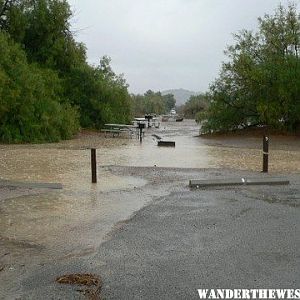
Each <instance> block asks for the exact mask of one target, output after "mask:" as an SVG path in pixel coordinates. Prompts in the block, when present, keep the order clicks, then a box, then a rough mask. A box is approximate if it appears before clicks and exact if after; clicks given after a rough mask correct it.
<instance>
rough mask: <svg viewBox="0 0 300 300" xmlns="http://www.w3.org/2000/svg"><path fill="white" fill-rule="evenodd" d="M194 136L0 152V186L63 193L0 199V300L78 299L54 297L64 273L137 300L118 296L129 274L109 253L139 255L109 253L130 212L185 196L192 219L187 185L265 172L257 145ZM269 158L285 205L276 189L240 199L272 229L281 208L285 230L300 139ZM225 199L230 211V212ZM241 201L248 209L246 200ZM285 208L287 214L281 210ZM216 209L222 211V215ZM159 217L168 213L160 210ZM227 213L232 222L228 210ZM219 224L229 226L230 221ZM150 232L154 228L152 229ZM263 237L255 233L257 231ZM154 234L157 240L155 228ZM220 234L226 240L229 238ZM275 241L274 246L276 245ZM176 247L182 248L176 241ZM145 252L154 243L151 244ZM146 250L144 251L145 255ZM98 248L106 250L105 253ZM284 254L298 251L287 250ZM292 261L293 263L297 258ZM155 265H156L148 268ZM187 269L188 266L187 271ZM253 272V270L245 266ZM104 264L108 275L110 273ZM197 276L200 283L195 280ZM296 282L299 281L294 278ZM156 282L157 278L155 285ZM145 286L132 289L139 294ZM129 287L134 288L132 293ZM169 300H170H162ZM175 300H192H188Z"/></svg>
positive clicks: (11, 193)
mask: <svg viewBox="0 0 300 300" xmlns="http://www.w3.org/2000/svg"><path fill="white" fill-rule="evenodd" d="M198 131H199V128H198V127H197V125H196V124H195V123H194V122H192V121H185V122H183V123H163V124H162V127H161V128H160V129H159V130H157V129H151V130H146V132H145V139H144V141H143V143H142V144H140V143H139V141H138V140H137V139H135V138H133V139H128V138H114V139H112V138H104V137H103V136H102V135H100V134H99V133H85V134H82V135H80V136H79V137H78V138H77V139H74V140H70V141H64V142H61V143H55V144H43V145H0V169H1V173H0V179H7V180H18V181H29V182H57V183H62V184H63V186H64V189H63V190H61V191H60V190H55V191H53V190H47V189H26V188H15V187H5V188H4V187H3V188H1V189H0V299H40V298H46V299H47V297H49V299H59V298H60V299H77V298H78V299H79V298H80V297H82V295H80V294H79V293H78V292H76V291H75V290H74V289H72V288H70V289H68V288H66V287H57V285H56V284H55V283H54V279H55V277H56V276H59V275H63V274H61V273H66V272H67V271H81V272H88V271H94V272H96V273H101V274H100V275H103V276H104V281H105V282H106V286H105V288H104V294H105V295H107V299H111V298H112V299H133V298H132V294H130V293H129V294H126V295H127V296H128V297H127V296H126V297H121V298H120V294H118V293H119V292H114V290H115V289H119V288H120V287H121V285H123V284H128V282H127V281H126V280H128V278H127V277H128V274H127V269H126V266H125V267H124V272H125V271H126V272H125V273H122V272H120V270H119V269H118V268H117V267H116V263H117V262H116V261H113V260H114V259H115V258H114V256H113V255H112V257H110V254H109V251H108V250H107V249H111V247H113V248H114V249H116V248H115V247H117V248H118V249H119V250H120V249H122V248H123V247H125V250H126V251H127V252H128V253H129V252H131V251H133V252H132V255H133V253H135V252H134V250H135V248H130V245H129V246H128V245H125V246H124V245H123V244H122V245H121V246H120V245H117V246H114V243H115V242H114V240H116V239H117V240H118V239H119V238H120V236H119V234H120V230H122V228H123V227H124V224H123V223H119V222H120V221H123V220H128V219H129V218H130V217H131V216H132V214H133V213H134V212H136V216H138V215H139V211H140V209H142V208H143V207H149V209H150V210H151V209H152V208H151V205H154V203H155V201H157V200H159V199H160V200H159V201H161V202H164V199H167V200H168V201H167V202H166V205H169V204H168V203H170V201H173V200H172V199H175V200H174V201H175V202H176V203H175V204H174V205H178V203H179V202H180V201H181V199H182V197H183V198H184V197H186V196H184V195H186V194H188V195H190V196H191V200H188V201H187V202H186V201H185V203H186V204H185V205H186V206H185V207H186V209H187V210H189V209H190V208H191V201H192V203H193V205H195V207H198V208H197V210H199V211H202V209H203V208H201V205H203V203H202V200H201V202H200V203H197V201H196V199H198V198H197V192H192V193H191V192H190V191H189V190H188V188H187V184H188V180H189V179H193V178H195V179H203V178H219V177H221V178H224V177H225V178H227V177H228V176H231V177H235V176H237V175H238V174H248V175H249V174H250V175H251V176H252V175H257V174H259V173H257V172H259V171H260V169H261V160H262V157H261V156H262V153H261V149H260V147H261V139H260V138H251V137H244V138H226V139H224V138H215V139H207V138H199V137H196V136H197V135H198ZM153 133H155V134H158V135H160V136H162V137H163V138H164V139H165V140H173V141H175V142H176V147H175V148H159V147H157V145H156V139H155V138H153V137H152V136H151V135H152V134H153ZM241 140H242V141H241ZM90 147H95V148H97V160H98V184H97V185H93V184H91V182H90V181H91V175H90V151H89V150H88V148H90ZM270 148H271V153H270V171H271V173H272V174H281V175H286V176H288V177H289V178H291V179H292V181H293V185H292V187H288V188H287V190H285V189H284V191H287V193H286V196H284V194H282V193H281V194H280V193H279V194H278V193H277V191H278V192H280V188H276V189H275V190H272V191H275V192H272V193H271V191H269V194H268V195H267V196H261V193H262V191H263V190H262V188H259V189H255V188H250V190H247V192H246V193H247V196H246V198H247V197H248V198H249V197H250V198H251V197H252V198H251V199H252V200H251V201H252V202H253V203H254V202H255V205H256V204H257V203H259V204H260V205H258V206H257V207H256V206H255V205H254V204H253V205H254V206H253V208H251V209H261V205H262V203H264V204H263V207H264V209H266V210H267V209H270V208H271V210H272V213H271V214H270V218H271V219H272V220H273V218H274V219H276V220H277V222H279V220H280V218H281V217H282V216H281V215H278V214H276V213H275V211H276V209H277V208H281V207H284V209H283V211H284V213H286V215H285V218H288V217H291V222H295V221H294V220H295V219H294V214H295V212H297V213H299V210H298V209H299V197H298V196H297V195H299V194H300V190H299V185H297V184H296V183H297V180H298V179H299V178H298V177H299V176H298V174H299V171H300V142H299V140H298V139H297V138H291V137H289V138H285V137H274V138H273V139H272V140H271V145H270ZM121 166H123V167H121ZM132 166H135V167H136V168H132ZM182 168H198V169H182ZM199 168H200V169H199ZM204 168H206V169H204ZM207 168H208V169H207ZM224 168H225V169H224ZM228 168H229V169H228ZM230 169H231V170H230ZM235 170H240V171H235ZM243 170H244V171H243ZM253 171H254V173H252V172H253ZM199 177H200V178H199ZM255 177H257V176H255ZM295 182H296V183H295ZM226 193H227V192H226ZM228 193H229V194H230V193H231V192H228ZM221 194H222V192H220V193H219V192H217V195H215V196H210V193H208V194H207V192H205V195H207V197H208V198H207V199H209V200H205V201H206V202H205V205H204V207H206V206H207V205H208V207H210V206H212V207H214V205H215V204H216V202H215V199H214V197H217V198H218V199H219V198H220V197H221ZM252 194H253V195H252ZM262 194H263V195H264V193H262ZM249 195H252V196H249ZM227 198H228V199H229V200H228V201H229V203H234V201H239V199H236V198H237V197H234V198H232V199H231V198H230V197H229V196H228V197H227V196H226V197H225V198H224V199H225V200H226V199H227ZM256 198H257V199H256ZM262 198H263V199H262ZM193 199H194V200H193ZM201 199H202V198H201ZM230 199H231V200H232V201H233V202H230V201H231V200H230ZM254 199H256V200H257V201H256V200H254ZM225 200H224V201H225ZM264 200H265V201H264ZM178 201H179V202H178ZM222 201H223V200H222ZM241 201H242V203H244V204H245V198H244V196H243V197H242V199H241ZM261 201H263V202H261ZM225 202H226V201H225ZM252 202H251V203H252ZM188 203H189V204H188ZM222 203H223V202H222ZM226 203H227V202H226ZM286 203H287V204H288V205H285V204H286ZM223 204H224V203H223ZM283 204H284V206H282V205H283ZM193 205H192V206H193ZM267 205H271V206H270V207H269V206H267ZM242 206H243V205H242ZM155 207H158V206H155ZM217 207H218V209H222V207H219V206H218V205H217ZM161 209H162V210H165V208H161ZM226 209H228V214H229V215H230V209H231V206H228V207H227V208H226ZM243 209H248V208H244V207H243V208H241V211H243ZM141 213H143V210H142V211H141ZM158 213H159V212H158V211H153V214H155V215H156V214H158ZM213 213H214V214H218V213H217V212H213ZM273 213H274V215H272V214H273ZM164 214H165V216H168V215H170V216H172V215H173V216H174V218H175V219H177V218H178V217H180V222H183V224H185V223H184V219H185V216H178V215H176V213H174V214H173V213H172V209H171V211H169V212H168V211H166V212H165V213H161V219H160V221H162V220H163V219H164V218H163V217H164ZM225 215H226V216H227V213H225ZM214 217H215V216H214ZM130 220H131V219H130ZM155 220H156V219H155ZM187 220H189V218H187ZM255 220H256V219H255V218H254V219H253V220H251V219H249V220H248V221H249V223H248V225H250V226H254V225H253V224H252V223H253V222H254V221H255ZM128 222H129V221H128ZM143 222H144V221H141V222H140V223H137V224H136V225H135V226H137V227H132V228H133V229H132V230H134V232H136V230H137V229H138V228H140V227H141V228H142V227H143V226H144V225H143ZM147 222H148V221H147ZM153 222H156V221H154V220H153ZM180 222H179V224H180ZM187 222H188V221H187ZM157 224H160V223H159V222H158V223H157ZM245 224H246V223H245ZM286 224H287V225H286V226H285V227H284V228H288V226H289V225H291V224H289V223H288V222H286ZM293 224H294V227H292V228H295V230H296V227H295V226H298V225H299V223H293ZM152 225H153V226H154V225H155V224H152ZM152 225H151V226H152ZM173 225H174V224H173ZM129 226H131V225H129ZM145 226H146V225H145ZM147 226H148V225H147ZM157 226H158V225H157ZM161 226H164V224H161ZM183 226H185V225H183ZM245 226H246V225H245ZM175 227H176V226H175ZM175 227H174V228H175ZM262 228H263V227H261V228H260V229H257V230H262ZM297 228H298V229H299V227H297ZM152 229H153V230H154V231H155V230H158V228H157V227H156V226H154V227H152ZM168 230H169V229H168ZM168 230H167V231H166V234H167V232H168ZM224 230H225V229H224ZM291 230H292V229H291ZM172 232H173V231H172V230H171V228H170V234H173V233H172ZM225 233H226V234H229V233H228V232H227V231H226V232H225ZM275 233H276V232H275ZM275 233H274V235H273V236H274V239H276V234H275ZM141 234H142V233H141ZM144 234H145V233H144ZM193 234H194V233H193ZM152 235H153V234H152ZM152 235H151V236H152ZM153 238H154V237H153ZM178 238H179V239H180V238H181V237H180V235H178ZM124 239H126V241H128V243H132V242H134V243H138V241H139V240H140V236H139V235H137V236H134V233H132V234H131V235H130V236H126V237H124ZM132 239H133V240H132ZM205 239H207V235H206V238H205ZM110 241H111V243H112V245H111V246H110V244H109V243H110ZM241 241H242V240H241ZM241 241H240V242H241ZM148 242H149V243H150V244H151V243H152V242H151V240H149V241H148ZM190 242H191V243H192V241H190ZM125 243H127V242H125ZM199 243H200V241H199ZM272 243H273V242H272ZM291 243H292V242H291ZM150 244H149V245H148V246H149V247H151V245H150ZM103 245H105V246H103ZM289 245H290V243H289ZM102 246H103V247H104V248H101V247H102ZM183 246H184V245H182V246H180V247H179V248H180V251H185V250H184V249H185V248H184V247H183ZM119 247H120V248H119ZM141 247H142V245H141ZM188 247H190V246H188ZM289 247H290V249H292V250H293V251H294V248H293V245H290V246H289ZM120 251H121V250H120ZM126 251H125V252H124V253H126ZM139 251H142V248H140V250H138V251H137V252H136V253H137V256H138V255H141V253H140V252H139ZM170 251H171V250H170ZM172 251H173V250H172ZM102 252H103V253H106V254H103V255H104V257H103V256H101V255H100V253H102ZM120 253H123V252H122V251H121V252H120ZM170 253H173V252H170ZM279 253H281V252H280V251H279ZM194 254H195V253H194ZM122 255H123V254H122ZM122 255H121V254H119V255H118V256H117V260H118V263H119V264H120V265H121V266H122V264H125V263H126V262H124V261H123V259H122ZM126 255H129V254H126ZM130 255H131V254H130ZM130 255H129V256H130ZM207 255H208V254H207ZM284 255H285V254H284ZM297 255H298V256H297V257H298V259H299V254H297ZM155 257H156V256H155V255H154V256H153V259H154V260H155V259H156V258H155ZM132 259H133V258H130V260H129V261H128V262H130V265H132ZM291 261H293V262H296V261H294V260H291ZM191 263H192V261H190V262H189V264H191ZM202 263H204V262H202ZM249 263H251V261H250V260H249ZM297 263H298V260H297ZM108 264H109V265H111V266H112V267H108ZM274 264H275V263H274ZM142 265H143V264H142ZM144 267H145V266H144ZM144 267H143V268H144ZM148 267H149V268H150V269H151V268H152V267H151V266H148ZM122 268H123V267H122ZM144 271H146V270H144ZM116 272H117V273H119V274H122V276H124V278H123V277H122V276H119V277H118V278H117V281H116V282H117V283H118V285H116V282H115V283H113V282H111V280H112V279H114V280H116V278H115V276H117V273H116ZM134 272H136V274H140V272H141V270H137V269H136V270H135V271H134ZM153 272H156V273H155V274H156V275H157V274H159V273H160V269H156V268H155V267H153ZM172 272H173V271H172ZM130 274H131V272H130ZM162 274H163V272H162ZM194 275H195V278H196V277H197V276H196V275H197V274H194ZM292 275H295V274H294V273H293V272H292ZM130 276H133V277H136V276H135V275H130ZM143 276H146V275H145V274H144V275H143ZM151 276H152V275H151ZM153 276H154V275H153ZM153 276H152V277H153ZM146 277H147V276H146ZM146 277H145V278H146ZM152 277H151V278H152ZM122 278H123V279H122ZM153 278H154V277H153ZM157 278H160V276H158V275H157ZM170 278H172V276H171V277H170ZM287 278H288V277H287ZM148 279H149V278H148ZM148 279H147V280H148ZM114 280H113V281H114ZM163 282H164V281H163ZM141 283H142V282H141V281H140V282H138V281H137V282H136V283H135V284H136V287H138V286H139V285H140V284H141ZM150 283H151V284H150ZM165 283H167V281H165ZM143 284H144V283H143ZM149 284H150V286H152V284H155V285H157V283H156V282H152V281H151V280H150V281H149ZM168 284H171V282H168ZM179 286H180V285H179ZM129 287H130V284H128V288H129ZM161 288H162V287H161ZM195 288H197V287H195ZM198 288H200V287H198ZM225 288H226V287H225ZM133 291H134V289H133ZM184 291H186V289H185V288H182V289H181V293H184ZM135 295H136V299H152V298H151V296H150V294H149V293H148V294H143V295H147V296H146V297H139V295H141V294H139V293H138V292H136V294H135ZM187 295H188V294H187ZM45 296H47V297H45ZM160 296H162V295H161V294H160ZM181 296H183V294H181ZM153 299H155V298H153ZM156 299H157V298H156ZM161 299H164V297H162V298H161ZM165 299H172V298H168V297H165ZM173 299H174V298H173ZM178 299H188V297H187V298H184V297H183V298H182V297H181V298H180V297H179V298H178Z"/></svg>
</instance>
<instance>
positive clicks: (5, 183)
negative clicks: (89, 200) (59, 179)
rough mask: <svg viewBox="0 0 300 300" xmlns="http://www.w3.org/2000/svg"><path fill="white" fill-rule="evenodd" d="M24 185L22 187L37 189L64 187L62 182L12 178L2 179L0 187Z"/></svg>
mask: <svg viewBox="0 0 300 300" xmlns="http://www.w3.org/2000/svg"><path fill="white" fill-rule="evenodd" d="M7 186H13V187H22V188H36V189H62V188H63V186H62V184H60V183H44V182H20V181H11V180H0V187H7Z"/></svg>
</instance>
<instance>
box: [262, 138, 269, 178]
mask: <svg viewBox="0 0 300 300" xmlns="http://www.w3.org/2000/svg"><path fill="white" fill-rule="evenodd" d="M268 170H269V137H267V136H265V135H264V138H263V172H264V173H268Z"/></svg>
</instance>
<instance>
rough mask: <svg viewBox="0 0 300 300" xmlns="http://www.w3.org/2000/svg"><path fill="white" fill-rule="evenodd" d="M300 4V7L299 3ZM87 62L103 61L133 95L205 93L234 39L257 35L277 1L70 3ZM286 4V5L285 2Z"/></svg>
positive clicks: (102, 0) (76, 0) (106, 0)
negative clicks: (176, 91) (260, 23)
mask: <svg viewBox="0 0 300 300" xmlns="http://www.w3.org/2000/svg"><path fill="white" fill-rule="evenodd" d="M298 2H299V1H298ZM69 3H70V4H71V7H72V9H73V10H74V11H75V17H74V19H73V21H72V27H73V28H74V30H75V31H76V30H77V29H82V30H79V31H78V33H77V37H76V38H77V40H79V41H83V42H84V43H85V44H86V45H87V47H88V59H89V62H91V63H98V61H99V59H100V57H101V56H103V55H105V54H106V55H109V56H111V58H112V66H113V68H114V69H115V70H116V71H117V72H118V73H124V74H125V78H126V79H127V81H128V83H129V84H130V90H131V91H132V92H143V91H145V90H147V89H154V90H162V89H168V88H180V87H182V88H187V89H190V90H195V91H205V90H206V89H207V88H208V85H209V83H210V82H211V81H212V80H213V79H214V78H215V77H216V76H217V75H218V72H219V68H220V65H221V62H222V60H224V58H225V57H224V54H223V50H224V49H225V47H226V45H228V44H231V43H232V41H233V39H232V35H231V34H232V33H234V32H237V31H239V30H241V29H243V28H247V29H255V28H256V25H257V17H259V16H262V15H264V14H265V13H272V12H273V11H274V9H275V8H276V7H277V6H278V5H279V1H277V0H264V1H261V0H251V1H250V0H249V1H246V0H152V1H149V0H85V1H82V0H70V1H69ZM282 3H287V1H282Z"/></svg>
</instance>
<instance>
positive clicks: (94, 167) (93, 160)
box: [91, 148, 97, 183]
mask: <svg viewBox="0 0 300 300" xmlns="http://www.w3.org/2000/svg"><path fill="white" fill-rule="evenodd" d="M91 167H92V183H97V161H96V149H94V148H92V149H91Z"/></svg>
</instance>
